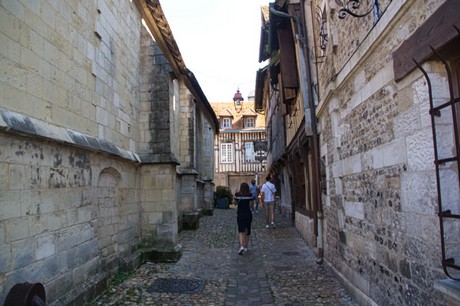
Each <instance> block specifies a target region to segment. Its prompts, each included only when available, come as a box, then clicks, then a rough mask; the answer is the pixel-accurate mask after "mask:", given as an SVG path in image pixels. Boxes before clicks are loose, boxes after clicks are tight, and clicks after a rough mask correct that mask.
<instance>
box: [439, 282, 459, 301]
mask: <svg viewBox="0 0 460 306" xmlns="http://www.w3.org/2000/svg"><path fill="white" fill-rule="evenodd" d="M434 288H435V289H436V290H438V291H440V292H441V293H442V294H443V295H444V296H445V297H446V299H447V300H448V301H449V302H452V305H459V304H460V281H455V280H453V279H439V280H436V281H435V282H434Z"/></svg>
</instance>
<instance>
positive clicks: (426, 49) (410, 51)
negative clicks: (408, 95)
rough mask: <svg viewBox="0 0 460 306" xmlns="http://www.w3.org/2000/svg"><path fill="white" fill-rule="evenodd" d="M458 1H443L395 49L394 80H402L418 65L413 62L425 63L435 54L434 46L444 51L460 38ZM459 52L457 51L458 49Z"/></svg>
mask: <svg viewBox="0 0 460 306" xmlns="http://www.w3.org/2000/svg"><path fill="white" fill-rule="evenodd" d="M458 3H459V1H458V0H447V1H446V2H444V3H443V4H442V5H441V6H440V7H439V8H438V9H437V10H436V12H434V14H433V15H431V17H429V18H428V19H427V20H426V21H425V23H424V24H423V25H422V26H420V27H419V28H418V29H417V30H416V31H415V32H414V33H413V34H412V35H411V36H410V37H409V38H408V39H406V40H405V41H404V42H403V43H402V44H401V46H400V47H399V48H398V49H397V50H396V51H395V52H393V59H394V60H393V69H394V72H395V80H396V81H399V80H401V79H402V78H404V77H405V76H406V75H407V74H408V73H409V72H411V71H412V70H413V69H415V68H416V64H415V62H414V61H417V62H418V63H423V62H424V61H426V60H428V59H430V57H431V56H433V50H432V49H431V48H433V49H435V50H441V49H442V48H443V47H445V46H446V45H448V44H449V43H450V42H452V41H456V40H458V38H459V37H460V9H459V7H458ZM457 52H458V51H457Z"/></svg>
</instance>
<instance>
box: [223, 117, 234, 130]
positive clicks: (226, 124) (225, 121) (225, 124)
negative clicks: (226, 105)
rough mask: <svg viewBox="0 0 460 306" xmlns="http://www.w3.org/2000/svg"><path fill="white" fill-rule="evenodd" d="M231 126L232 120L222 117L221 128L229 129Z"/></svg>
mask: <svg viewBox="0 0 460 306" xmlns="http://www.w3.org/2000/svg"><path fill="white" fill-rule="evenodd" d="M231 127H232V121H231V120H230V118H222V128H223V129H229V128H231Z"/></svg>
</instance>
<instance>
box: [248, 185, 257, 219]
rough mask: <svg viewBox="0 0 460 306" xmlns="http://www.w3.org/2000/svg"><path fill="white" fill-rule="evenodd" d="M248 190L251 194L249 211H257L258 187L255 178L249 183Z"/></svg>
mask: <svg viewBox="0 0 460 306" xmlns="http://www.w3.org/2000/svg"><path fill="white" fill-rule="evenodd" d="M249 190H250V191H251V194H252V201H251V211H253V212H254V211H255V212H258V210H259V198H258V196H259V187H258V186H257V185H256V180H255V179H252V180H251V185H249Z"/></svg>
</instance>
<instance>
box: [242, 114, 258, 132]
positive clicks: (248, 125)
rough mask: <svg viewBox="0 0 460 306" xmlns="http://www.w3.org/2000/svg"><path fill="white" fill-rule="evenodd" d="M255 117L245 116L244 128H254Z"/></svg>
mask: <svg viewBox="0 0 460 306" xmlns="http://www.w3.org/2000/svg"><path fill="white" fill-rule="evenodd" d="M255 121H256V120H255V118H254V117H245V118H244V128H245V129H248V128H253V127H255Z"/></svg>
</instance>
